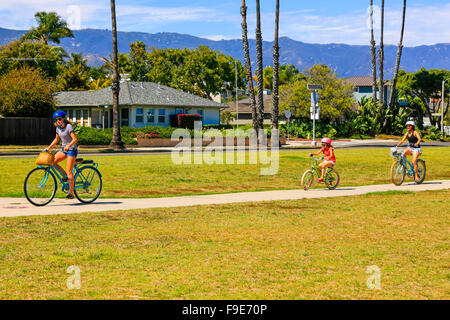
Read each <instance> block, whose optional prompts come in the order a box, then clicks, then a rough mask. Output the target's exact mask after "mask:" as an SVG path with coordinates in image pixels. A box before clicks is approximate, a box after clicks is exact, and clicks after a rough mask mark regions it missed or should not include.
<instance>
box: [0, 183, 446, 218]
mask: <svg viewBox="0 0 450 320" xmlns="http://www.w3.org/2000/svg"><path fill="white" fill-rule="evenodd" d="M442 189H450V180H436V181H426V182H424V183H423V184H420V185H416V184H415V183H414V182H407V183H404V184H403V185H402V186H400V187H397V186H395V185H393V184H383V185H368V186H359V187H341V188H337V189H336V190H332V191H330V190H328V189H311V190H308V191H305V190H303V189H298V190H276V191H259V192H239V193H226V194H211V195H198V196H183V197H168V198H143V199H122V198H119V199H117V198H116V199H104V198H99V199H97V201H95V202H94V203H92V204H82V203H80V202H79V201H78V200H76V199H74V200H66V199H53V201H52V202H50V203H49V204H48V205H46V206H44V207H35V206H33V205H31V204H30V203H29V202H28V201H27V200H26V199H25V197H24V198H0V217H18V216H31V215H54V214H70V213H81V212H99V211H110V210H129V209H146V208H169V207H187V206H195V205H211V204H224V203H236V202H261V201H275V200H298V199H307V198H309V199H310V198H326V197H342V196H354V195H360V194H365V193H369V192H380V191H390V190H402V191H424V190H442Z"/></svg>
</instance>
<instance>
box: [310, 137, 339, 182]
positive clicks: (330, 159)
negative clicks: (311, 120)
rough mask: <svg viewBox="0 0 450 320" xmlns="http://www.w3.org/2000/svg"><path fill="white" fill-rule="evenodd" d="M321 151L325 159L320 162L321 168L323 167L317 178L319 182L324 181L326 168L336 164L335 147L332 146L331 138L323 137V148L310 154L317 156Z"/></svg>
mask: <svg viewBox="0 0 450 320" xmlns="http://www.w3.org/2000/svg"><path fill="white" fill-rule="evenodd" d="M321 152H323V155H324V158H325V160H324V161H323V162H322V163H321V164H319V167H320V169H322V175H321V176H320V178H319V179H318V180H317V181H319V182H323V175H324V174H325V169H326V168H328V167H332V166H334V165H335V164H336V157H335V156H334V148H333V147H332V146H331V139H330V138H323V139H322V149H320V150H319V151H318V152H316V153H310V154H309V155H310V156H312V155H315V156H317V155H318V154H320V153H321Z"/></svg>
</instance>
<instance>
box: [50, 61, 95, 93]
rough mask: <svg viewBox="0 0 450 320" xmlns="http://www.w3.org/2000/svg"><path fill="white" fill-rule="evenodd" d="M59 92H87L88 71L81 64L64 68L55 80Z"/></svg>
mask: <svg viewBox="0 0 450 320" xmlns="http://www.w3.org/2000/svg"><path fill="white" fill-rule="evenodd" d="M56 82H57V84H58V90H59V91H83V90H89V88H90V86H89V83H90V77H89V71H88V70H86V69H85V68H84V67H83V65H82V64H77V65H74V66H72V67H68V68H64V69H63V70H62V71H61V73H60V74H59V75H58V77H57V78H56Z"/></svg>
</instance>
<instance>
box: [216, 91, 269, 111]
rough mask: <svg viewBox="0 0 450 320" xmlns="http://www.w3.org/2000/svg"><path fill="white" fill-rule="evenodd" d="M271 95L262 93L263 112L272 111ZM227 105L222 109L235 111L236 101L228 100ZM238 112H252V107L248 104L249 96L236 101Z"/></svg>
mask: <svg viewBox="0 0 450 320" xmlns="http://www.w3.org/2000/svg"><path fill="white" fill-rule="evenodd" d="M272 99H273V98H272V95H264V98H263V101H264V113H272V108H273V100H272ZM227 105H228V107H227V108H226V109H225V110H224V111H230V112H236V101H230V102H228V103H227ZM238 111H239V113H252V107H251V105H250V98H247V99H242V100H239V101H238Z"/></svg>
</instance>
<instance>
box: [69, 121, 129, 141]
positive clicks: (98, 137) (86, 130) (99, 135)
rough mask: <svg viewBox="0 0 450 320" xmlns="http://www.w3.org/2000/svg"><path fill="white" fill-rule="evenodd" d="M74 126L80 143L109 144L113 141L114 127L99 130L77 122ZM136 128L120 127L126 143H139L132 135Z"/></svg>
mask: <svg viewBox="0 0 450 320" xmlns="http://www.w3.org/2000/svg"><path fill="white" fill-rule="evenodd" d="M73 126H74V131H75V134H76V135H77V139H78V144H79V145H109V143H110V142H111V139H112V128H107V129H104V130H99V129H94V128H91V127H82V126H78V125H77V124H74V125H73ZM134 130H135V129H134V128H130V127H121V128H120V135H121V138H122V141H123V142H124V143H125V144H129V145H133V144H137V141H136V140H135V139H134V137H133V136H132V133H133V131H134Z"/></svg>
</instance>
